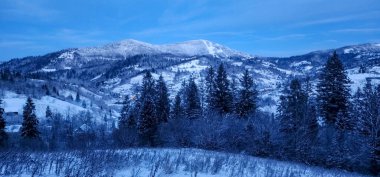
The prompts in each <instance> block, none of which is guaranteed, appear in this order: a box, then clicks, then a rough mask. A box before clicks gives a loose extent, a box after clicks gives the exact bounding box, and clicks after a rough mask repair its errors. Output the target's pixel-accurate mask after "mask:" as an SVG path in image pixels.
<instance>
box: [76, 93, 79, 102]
mask: <svg viewBox="0 0 380 177" xmlns="http://www.w3.org/2000/svg"><path fill="white" fill-rule="evenodd" d="M75 101H76V102H79V101H80V95H79V92H77V94H76V96H75Z"/></svg>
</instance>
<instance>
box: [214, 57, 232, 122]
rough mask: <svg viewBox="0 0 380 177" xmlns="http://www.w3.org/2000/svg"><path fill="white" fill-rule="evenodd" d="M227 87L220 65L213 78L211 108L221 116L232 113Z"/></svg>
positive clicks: (221, 65)
mask: <svg viewBox="0 0 380 177" xmlns="http://www.w3.org/2000/svg"><path fill="white" fill-rule="evenodd" d="M229 85H230V83H229V80H228V78H227V72H226V70H225V68H224V66H223V64H220V65H219V67H218V71H217V75H216V78H215V90H214V92H213V94H212V101H213V103H212V105H213V108H214V109H215V110H216V111H217V112H219V113H221V114H226V113H231V111H232V102H233V100H232V94H231V90H230V86H229Z"/></svg>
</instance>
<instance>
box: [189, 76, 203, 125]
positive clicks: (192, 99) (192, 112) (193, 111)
mask: <svg viewBox="0 0 380 177" xmlns="http://www.w3.org/2000/svg"><path fill="white" fill-rule="evenodd" d="M185 93H186V103H185V109H186V116H187V117H188V118H189V119H195V118H198V117H199V116H200V115H201V112H202V110H201V103H200V100H199V92H198V87H197V84H196V83H195V81H194V78H190V79H189V83H188V85H187V88H186V92H185Z"/></svg>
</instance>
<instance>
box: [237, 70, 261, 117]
mask: <svg viewBox="0 0 380 177" xmlns="http://www.w3.org/2000/svg"><path fill="white" fill-rule="evenodd" d="M240 84H241V87H242V88H241V89H240V91H239V101H238V103H237V114H238V115H239V116H240V117H247V116H248V115H249V114H250V113H253V112H255V111H256V108H257V90H256V87H255V85H254V83H253V79H252V77H251V76H250V75H249V72H248V70H245V72H244V74H243V77H242V78H241V79H240Z"/></svg>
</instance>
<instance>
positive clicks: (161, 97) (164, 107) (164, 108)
mask: <svg viewBox="0 0 380 177" xmlns="http://www.w3.org/2000/svg"><path fill="white" fill-rule="evenodd" d="M156 91H157V92H158V93H157V103H156V112H157V117H158V123H161V122H168V119H169V112H170V105H169V93H168V88H167V87H166V83H165V81H164V78H163V77H162V75H161V76H160V77H159V79H158V81H157V86H156Z"/></svg>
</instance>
